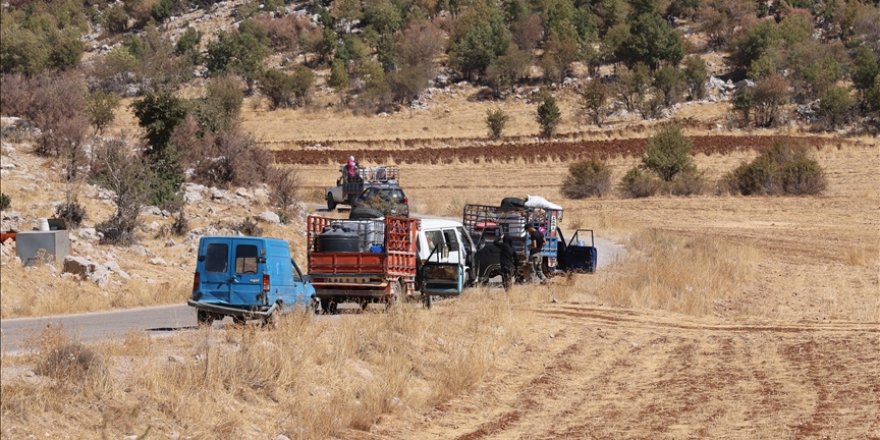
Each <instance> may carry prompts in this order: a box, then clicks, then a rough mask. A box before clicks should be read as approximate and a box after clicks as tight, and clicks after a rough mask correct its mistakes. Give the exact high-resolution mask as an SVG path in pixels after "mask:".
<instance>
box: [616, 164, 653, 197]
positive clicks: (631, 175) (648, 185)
mask: <svg viewBox="0 0 880 440" xmlns="http://www.w3.org/2000/svg"><path fill="white" fill-rule="evenodd" d="M661 183H662V182H661V181H660V180H659V179H657V178H656V177H654V175H653V174H651V173H648V172H645V171H644V170H643V169H641V168H639V167H633V168H630V170H629V171H627V172H626V174H625V175H624V176H623V178H622V179H621V180H620V192H621V193H623V194H624V195H626V196H629V197H635V198H640V197H650V196H653V195H654V194H657V191H658V190H659V189H660V186H661Z"/></svg>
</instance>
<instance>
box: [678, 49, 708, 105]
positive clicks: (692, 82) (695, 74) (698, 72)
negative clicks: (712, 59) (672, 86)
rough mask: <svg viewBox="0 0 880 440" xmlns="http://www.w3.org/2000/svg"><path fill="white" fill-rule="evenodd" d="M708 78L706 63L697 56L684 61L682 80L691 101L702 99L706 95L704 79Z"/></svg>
mask: <svg viewBox="0 0 880 440" xmlns="http://www.w3.org/2000/svg"><path fill="white" fill-rule="evenodd" d="M708 77H709V72H708V69H707V68H706V62H705V61H703V59H702V58H700V57H698V56H689V57H687V58H685V60H684V79H685V82H686V83H687V88H688V94H689V95H690V97H691V99H703V96H705V95H706V79H708Z"/></svg>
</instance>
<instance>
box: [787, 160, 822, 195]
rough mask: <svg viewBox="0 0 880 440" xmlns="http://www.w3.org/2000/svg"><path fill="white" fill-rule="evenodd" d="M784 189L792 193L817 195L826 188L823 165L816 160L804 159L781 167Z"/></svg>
mask: <svg viewBox="0 0 880 440" xmlns="http://www.w3.org/2000/svg"><path fill="white" fill-rule="evenodd" d="M779 178H780V180H781V182H782V190H783V192H784V193H785V194H790V195H796V196H800V195H815V194H819V193H821V192H822V191H824V190H825V187H826V186H827V183H826V181H825V173H824V172H823V171H822V167H820V166H819V163H818V162H816V161H814V160H809V159H804V160H799V161H797V162H792V163H788V164H786V165H783V166H782V168H780V169H779Z"/></svg>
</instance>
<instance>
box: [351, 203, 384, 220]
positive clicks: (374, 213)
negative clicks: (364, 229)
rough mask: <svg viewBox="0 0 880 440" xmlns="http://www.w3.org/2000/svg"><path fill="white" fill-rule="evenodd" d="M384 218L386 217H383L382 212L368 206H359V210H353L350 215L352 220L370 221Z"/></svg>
mask: <svg viewBox="0 0 880 440" xmlns="http://www.w3.org/2000/svg"><path fill="white" fill-rule="evenodd" d="M382 217H384V215H382V211H379V210H378V209H374V208H370V207H366V206H358V207H357V208H352V209H351V212H350V213H349V214H348V218H349V219H350V220H369V219H374V218H382Z"/></svg>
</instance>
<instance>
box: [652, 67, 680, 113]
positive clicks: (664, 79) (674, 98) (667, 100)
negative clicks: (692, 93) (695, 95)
mask: <svg viewBox="0 0 880 440" xmlns="http://www.w3.org/2000/svg"><path fill="white" fill-rule="evenodd" d="M654 88H655V89H656V91H657V92H659V93H660V94H661V95H662V98H663V99H662V102H663V105H664V106H666V107H671V106H672V105H674V104H675V103H677V102H678V99H679V97H680V96H681V92H682V75H681V72H679V71H678V69H677V68H675V67H672V66H664V67H661V68H659V69H657V70H656V71H654Z"/></svg>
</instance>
